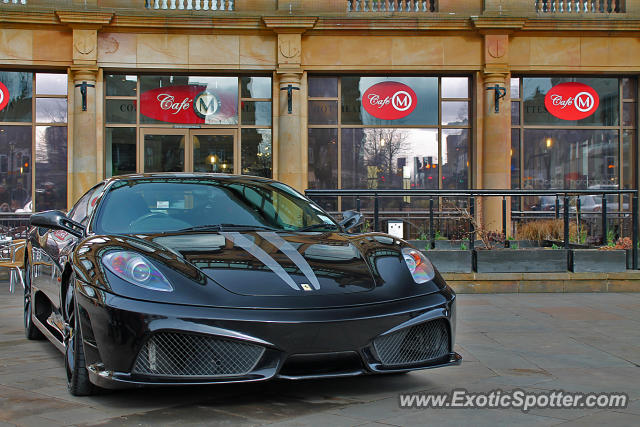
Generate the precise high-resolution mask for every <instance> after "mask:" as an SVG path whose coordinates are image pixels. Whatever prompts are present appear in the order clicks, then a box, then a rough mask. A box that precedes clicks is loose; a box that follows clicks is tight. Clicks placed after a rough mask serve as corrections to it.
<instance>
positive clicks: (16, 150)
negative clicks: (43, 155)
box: [0, 126, 32, 212]
mask: <svg viewBox="0 0 640 427" xmlns="http://www.w3.org/2000/svg"><path fill="white" fill-rule="evenodd" d="M31 167H32V166H31V126H0V212H14V211H16V210H17V209H21V210H30V209H29V208H28V206H27V205H28V203H29V202H30V201H31Z"/></svg>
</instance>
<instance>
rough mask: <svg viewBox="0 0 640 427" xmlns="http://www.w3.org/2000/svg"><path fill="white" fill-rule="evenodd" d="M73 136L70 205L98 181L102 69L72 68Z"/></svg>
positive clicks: (70, 157)
mask: <svg viewBox="0 0 640 427" xmlns="http://www.w3.org/2000/svg"><path fill="white" fill-rule="evenodd" d="M71 73H72V77H73V86H74V90H73V139H72V143H71V144H70V147H69V152H70V153H69V154H70V155H69V168H68V170H69V177H68V178H69V180H68V181H69V189H70V191H69V199H70V200H69V204H70V205H71V204H73V203H74V202H75V201H76V200H78V198H79V197H80V196H82V195H83V194H84V193H85V192H86V191H87V190H88V189H89V188H91V186H93V185H95V184H96V182H98V180H99V177H98V176H97V170H96V163H97V152H96V146H97V142H96V138H97V134H96V88H95V86H96V77H97V74H98V69H97V68H93V67H77V68H76V67H72V68H71Z"/></svg>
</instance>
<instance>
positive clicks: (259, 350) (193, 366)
mask: <svg viewBox="0 0 640 427" xmlns="http://www.w3.org/2000/svg"><path fill="white" fill-rule="evenodd" d="M263 353H264V347H261V346H258V345H255V344H249V343H245V342H242V341H235V340H228V339H224V338H218V337H210V336H203V335H192V334H182V333H175V332H160V333H157V334H155V335H153V336H152V337H151V338H150V339H149V340H148V341H147V342H146V343H145V345H144V346H143V347H142V350H140V353H139V354H138V358H137V360H136V363H135V365H134V367H133V373H134V374H142V375H155V376H171V377H222V376H235V375H245V374H247V373H249V372H251V371H252V370H253V369H254V368H255V366H256V365H257V364H258V361H259V360H260V358H261V357H262V355H263Z"/></svg>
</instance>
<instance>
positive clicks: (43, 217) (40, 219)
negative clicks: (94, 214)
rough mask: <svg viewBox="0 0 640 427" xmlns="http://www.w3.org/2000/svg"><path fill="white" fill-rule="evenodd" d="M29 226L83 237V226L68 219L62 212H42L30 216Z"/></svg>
mask: <svg viewBox="0 0 640 427" xmlns="http://www.w3.org/2000/svg"><path fill="white" fill-rule="evenodd" d="M29 224H30V225H32V226H35V227H43V228H48V229H51V230H63V231H66V232H67V233H69V234H72V235H74V236H76V237H83V236H84V226H83V225H82V224H79V223H77V222H75V221H73V220H71V219H69V218H68V217H67V216H66V215H65V213H64V212H62V211H44V212H39V213H35V214H33V215H31V217H30V218H29Z"/></svg>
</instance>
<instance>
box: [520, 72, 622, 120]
mask: <svg viewBox="0 0 640 427" xmlns="http://www.w3.org/2000/svg"><path fill="white" fill-rule="evenodd" d="M522 80H523V84H522V87H523V103H524V117H523V119H524V125H545V126H617V125H618V124H619V123H620V113H619V108H620V107H619V106H620V104H619V102H620V96H619V92H620V89H619V79H617V78H596V77H572V78H569V77H525V78H523V79H522ZM568 82H577V83H583V84H586V85H587V86H589V87H591V88H593V89H594V90H595V91H596V93H597V94H598V97H599V99H600V103H599V106H598V108H597V110H596V111H595V113H593V114H592V115H590V116H588V117H586V118H584V119H581V120H563V119H560V118H558V117H555V116H553V115H551V114H550V113H549V112H548V111H547V109H546V108H545V96H546V94H547V92H548V91H549V90H550V89H551V88H553V87H555V86H557V85H559V84H561V83H568Z"/></svg>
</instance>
